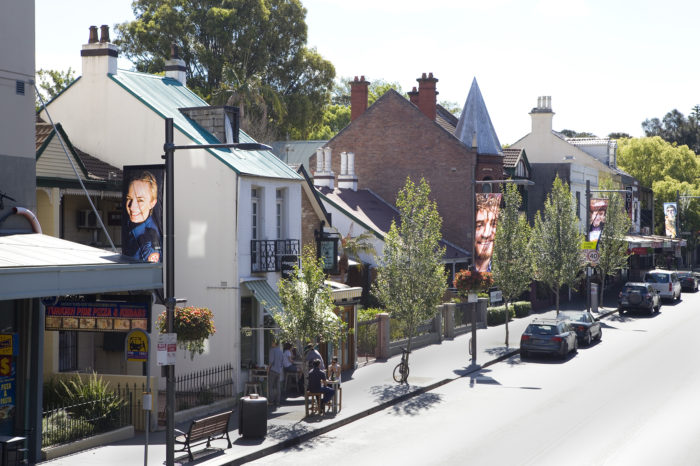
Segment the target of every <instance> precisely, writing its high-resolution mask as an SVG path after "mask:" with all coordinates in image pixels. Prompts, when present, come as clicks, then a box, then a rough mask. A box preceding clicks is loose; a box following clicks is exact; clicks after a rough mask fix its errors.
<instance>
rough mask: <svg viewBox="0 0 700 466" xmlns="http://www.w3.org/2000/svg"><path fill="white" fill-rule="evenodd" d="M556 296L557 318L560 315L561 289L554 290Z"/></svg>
mask: <svg viewBox="0 0 700 466" xmlns="http://www.w3.org/2000/svg"><path fill="white" fill-rule="evenodd" d="M554 296H555V298H554V299H555V300H556V301H555V302H556V303H557V316H558V315H559V287H558V286H557V287H555V289H554Z"/></svg>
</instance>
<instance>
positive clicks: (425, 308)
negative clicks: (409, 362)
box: [373, 177, 447, 351]
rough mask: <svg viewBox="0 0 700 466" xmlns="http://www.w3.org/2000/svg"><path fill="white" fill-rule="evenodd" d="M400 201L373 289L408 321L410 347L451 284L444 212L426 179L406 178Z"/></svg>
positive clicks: (389, 306)
mask: <svg viewBox="0 0 700 466" xmlns="http://www.w3.org/2000/svg"><path fill="white" fill-rule="evenodd" d="M396 206H397V207H398V209H399V213H400V222H399V224H398V225H397V224H396V222H395V221H394V222H392V224H391V228H390V230H389V233H388V234H387V236H386V240H385V244H384V256H383V257H382V258H381V259H380V263H379V268H378V270H377V279H376V281H375V283H374V285H373V291H374V293H375V294H376V296H377V298H378V299H379V301H380V302H381V303H382V304H383V305H384V306H385V307H386V309H387V310H388V311H389V313H391V316H392V317H394V318H396V319H398V320H399V321H401V322H402V323H403V324H404V325H405V328H406V335H407V336H408V344H407V348H406V349H407V350H408V351H410V350H411V341H412V338H413V335H414V333H415V331H416V327H417V326H418V325H419V324H420V323H421V322H423V321H424V320H426V319H428V318H430V317H432V316H433V315H435V312H436V311H435V306H437V305H438V304H439V303H440V302H441V300H442V297H443V295H444V293H445V290H446V289H447V275H446V272H445V268H444V266H443V264H442V257H443V255H444V253H445V248H444V247H440V244H439V241H440V239H441V238H442V236H441V233H440V228H441V226H442V218H441V217H440V214H439V213H438V210H437V204H436V203H435V201H432V200H431V199H430V186H429V185H428V183H427V182H426V181H425V179H421V181H420V184H418V185H416V184H415V183H413V181H411V179H410V177H409V178H407V179H406V184H405V185H404V187H403V188H402V189H401V190H400V191H399V193H398V196H397V200H396Z"/></svg>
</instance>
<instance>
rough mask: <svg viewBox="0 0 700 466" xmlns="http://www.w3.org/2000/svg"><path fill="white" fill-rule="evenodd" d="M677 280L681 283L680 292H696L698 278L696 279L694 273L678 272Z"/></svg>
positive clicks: (699, 280)
mask: <svg viewBox="0 0 700 466" xmlns="http://www.w3.org/2000/svg"><path fill="white" fill-rule="evenodd" d="M678 279H679V280H680V281H681V290H684V291H693V292H695V291H698V283H700V278H698V276H697V275H696V273H695V272H678Z"/></svg>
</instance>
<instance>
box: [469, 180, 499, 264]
mask: <svg viewBox="0 0 700 466" xmlns="http://www.w3.org/2000/svg"><path fill="white" fill-rule="evenodd" d="M501 197H502V194H501V193H477V194H476V220H475V222H474V225H475V232H474V268H475V269H476V270H477V271H478V272H490V271H491V257H492V256H493V240H494V239H495V237H496V226H497V224H498V215H499V213H500V208H501Z"/></svg>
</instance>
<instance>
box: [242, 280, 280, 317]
mask: <svg viewBox="0 0 700 466" xmlns="http://www.w3.org/2000/svg"><path fill="white" fill-rule="evenodd" d="M243 284H244V285H245V287H246V288H248V289H249V290H250V291H251V293H253V296H254V297H255V299H256V300H257V301H258V302H259V303H260V304H261V305H262V306H263V308H264V309H265V311H266V312H267V313H268V314H270V315H271V316H273V317H274V315H275V314H279V313H281V312H282V309H283V307H282V301H280V296H279V295H278V294H277V292H276V291H275V290H273V289H272V287H271V286H270V284H269V283H268V282H267V280H265V279H259V280H248V281H245V282H243Z"/></svg>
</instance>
